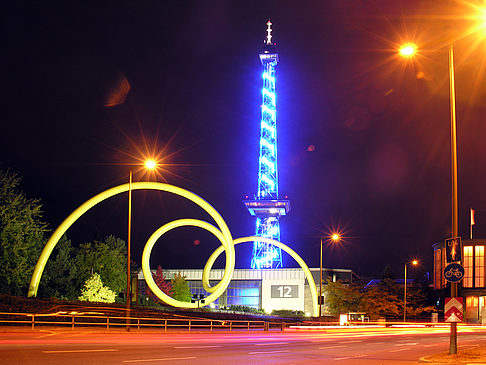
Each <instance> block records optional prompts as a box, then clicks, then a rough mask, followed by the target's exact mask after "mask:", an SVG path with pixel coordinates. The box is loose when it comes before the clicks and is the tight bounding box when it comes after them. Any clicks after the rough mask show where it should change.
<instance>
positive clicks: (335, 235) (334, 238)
mask: <svg viewBox="0 0 486 365" xmlns="http://www.w3.org/2000/svg"><path fill="white" fill-rule="evenodd" d="M340 239H341V235H340V234H339V233H333V234H332V236H331V240H333V242H338V241H339V240H340Z"/></svg>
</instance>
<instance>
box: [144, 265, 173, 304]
mask: <svg viewBox="0 0 486 365" xmlns="http://www.w3.org/2000/svg"><path fill="white" fill-rule="evenodd" d="M152 277H153V278H154V281H155V284H157V286H158V287H159V289H160V290H162V291H163V292H164V293H165V294H167V295H168V296H170V297H171V296H172V284H171V282H170V281H167V280H166V279H165V277H164V271H163V270H162V267H161V266H160V265H159V266H157V272H156V273H155V274H152ZM145 293H146V294H147V295H148V296H149V297H150V298H151V299H152V300H153V301H155V302H158V301H160V299H159V298H158V297H157V296H156V295H155V294H154V293H153V292H152V290H150V288H147V289H146V290H145Z"/></svg>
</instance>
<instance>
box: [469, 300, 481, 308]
mask: <svg viewBox="0 0 486 365" xmlns="http://www.w3.org/2000/svg"><path fill="white" fill-rule="evenodd" d="M478 305H479V297H466V308H472V307H477V306H478Z"/></svg>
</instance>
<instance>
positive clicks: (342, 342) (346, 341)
mask: <svg viewBox="0 0 486 365" xmlns="http://www.w3.org/2000/svg"><path fill="white" fill-rule="evenodd" d="M358 342H363V341H362V340H356V341H341V342H339V343H358Z"/></svg>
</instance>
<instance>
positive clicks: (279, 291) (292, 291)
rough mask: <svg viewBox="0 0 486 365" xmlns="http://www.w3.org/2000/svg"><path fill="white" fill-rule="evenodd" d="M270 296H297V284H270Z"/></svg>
mask: <svg viewBox="0 0 486 365" xmlns="http://www.w3.org/2000/svg"><path fill="white" fill-rule="evenodd" d="M271 297H272V298H298V297H299V286H298V285H272V286H271Z"/></svg>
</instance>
